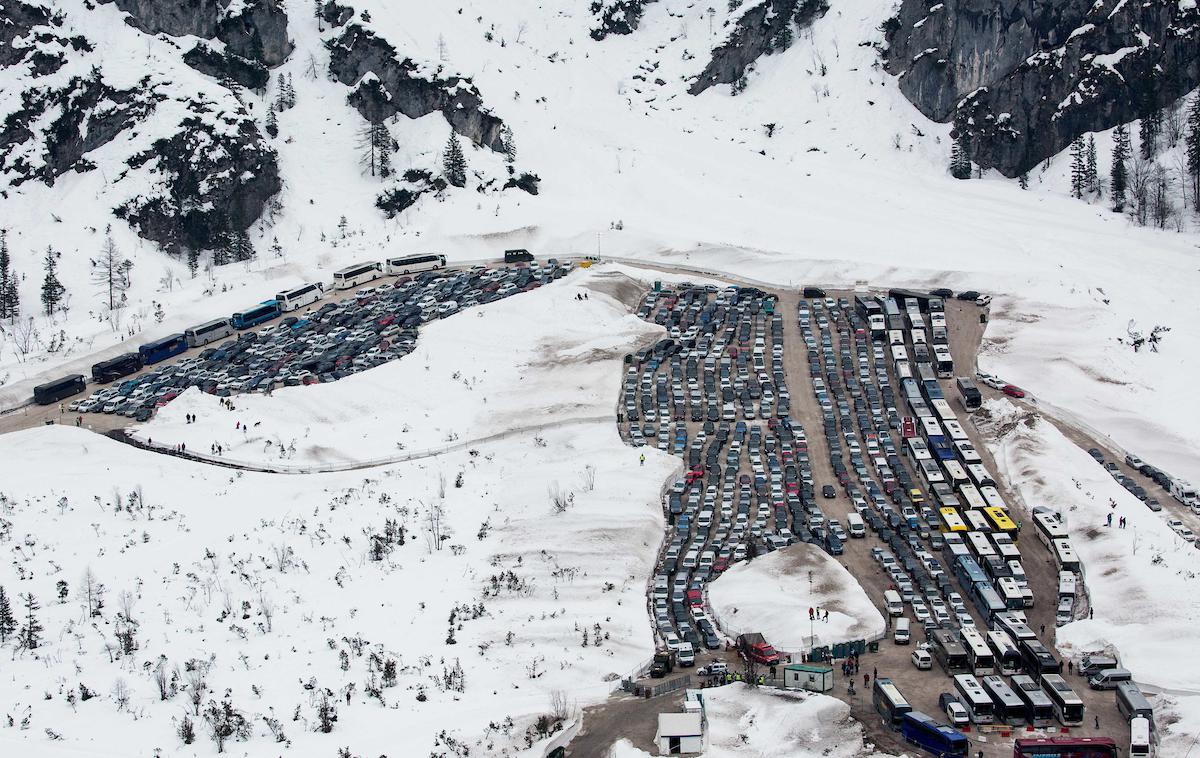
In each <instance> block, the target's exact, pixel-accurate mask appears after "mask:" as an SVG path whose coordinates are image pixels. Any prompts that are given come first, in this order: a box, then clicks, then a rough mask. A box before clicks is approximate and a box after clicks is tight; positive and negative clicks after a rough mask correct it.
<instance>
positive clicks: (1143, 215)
mask: <svg viewBox="0 0 1200 758" xmlns="http://www.w3.org/2000/svg"><path fill="white" fill-rule="evenodd" d="M1153 172H1154V164H1153V162H1152V161H1148V160H1146V159H1145V158H1143V157H1141V154H1140V153H1139V154H1137V155H1134V156H1133V157H1132V158H1131V159H1130V162H1129V193H1128V195H1127V197H1128V199H1129V205H1130V210H1131V211H1132V213H1133V218H1134V220H1135V221H1137V223H1138V224H1140V225H1142V226H1145V225H1146V224H1147V223H1148V222H1149V220H1150V186H1151V176H1152V174H1153Z"/></svg>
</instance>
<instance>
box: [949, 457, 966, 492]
mask: <svg viewBox="0 0 1200 758" xmlns="http://www.w3.org/2000/svg"><path fill="white" fill-rule="evenodd" d="M942 469H944V470H945V472H946V482H947V483H949V485H950V486H951V487H953V488H954V489H958V488H959V487H961V486H963V485H964V484H968V483H970V480H969V479H967V472H966V471H964V470H963V467H962V465H961V464H959V462H958V461H942Z"/></svg>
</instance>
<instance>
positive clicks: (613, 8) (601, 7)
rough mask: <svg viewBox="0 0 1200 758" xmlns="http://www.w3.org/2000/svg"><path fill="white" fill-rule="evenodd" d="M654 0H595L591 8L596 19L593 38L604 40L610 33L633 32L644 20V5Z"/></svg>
mask: <svg viewBox="0 0 1200 758" xmlns="http://www.w3.org/2000/svg"><path fill="white" fill-rule="evenodd" d="M652 2H654V0H593V2H592V4H591V6H590V10H591V11H592V15H593V16H594V17H595V19H596V21H595V23H594V24H593V26H592V31H591V35H592V39H594V40H602V39H604V38H605V37H607V36H608V35H610V34H632V33H633V31H634V30H635V29H637V26H638V22H639V21H641V20H642V11H643V7H644V6H645V5H647V4H649V3H652Z"/></svg>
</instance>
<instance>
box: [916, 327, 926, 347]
mask: <svg viewBox="0 0 1200 758" xmlns="http://www.w3.org/2000/svg"><path fill="white" fill-rule="evenodd" d="M912 343H913V345H914V346H916V345H927V344H929V335H928V334H927V333H926V332H925V330H924V329H913V330H912Z"/></svg>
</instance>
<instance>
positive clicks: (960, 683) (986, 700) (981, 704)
mask: <svg viewBox="0 0 1200 758" xmlns="http://www.w3.org/2000/svg"><path fill="white" fill-rule="evenodd" d="M954 689H955V690H957V691H958V697H959V699H960V700H962V702H963V705H964V706H966V708H967V716H968V717H970V719H971V723H973V724H991V723H993V722H994V721H995V720H996V711H995V706H994V704H993V703H992V699H991V698H990V697H988V694H987V693H986V692H984V690H983V687H982V686H981V685H980V684H979V680H978V679H976V678H975V677H974V676H972V675H971V674H955V675H954Z"/></svg>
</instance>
